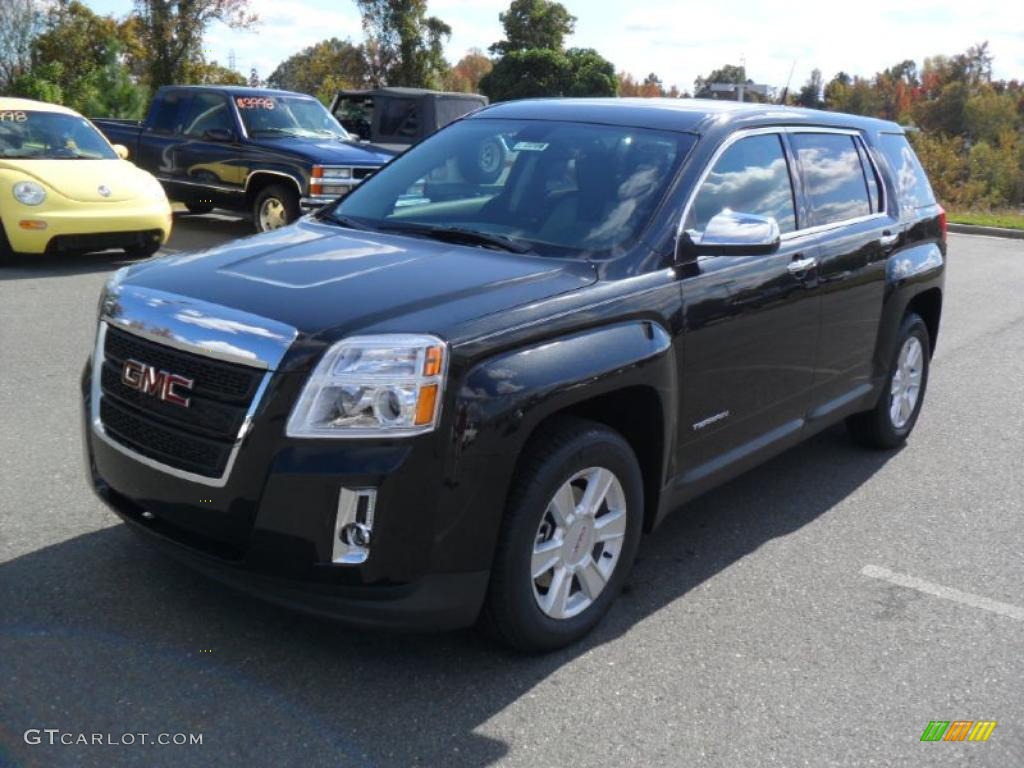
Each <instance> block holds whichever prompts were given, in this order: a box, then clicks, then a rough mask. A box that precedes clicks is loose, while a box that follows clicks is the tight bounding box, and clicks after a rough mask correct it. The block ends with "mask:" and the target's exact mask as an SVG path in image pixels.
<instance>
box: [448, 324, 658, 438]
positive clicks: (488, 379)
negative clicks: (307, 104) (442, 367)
mask: <svg viewBox="0 0 1024 768" xmlns="http://www.w3.org/2000/svg"><path fill="white" fill-rule="evenodd" d="M675 379H676V365H675V355H674V352H673V349H672V342H671V338H670V336H669V334H668V331H666V330H665V328H664V327H663V326H662V325H660V324H659V323H656V322H653V321H648V320H637V321H630V322H625V323H617V324H614V325H608V326H603V327H598V328H592V329H589V330H586V331H582V332H579V333H574V334H570V335H566V336H562V337H558V338H555V339H544V340H543V341H540V342H537V343H535V344H532V345H530V346H528V347H524V348H520V349H516V350H514V351H512V352H507V353H504V354H501V355H498V356H496V357H493V358H490V359H488V360H486V361H484V362H482V363H480V364H478V365H477V366H475V367H474V368H472V369H471V370H470V371H469V372H468V373H467V374H466V376H465V377H464V378H463V382H462V386H461V387H460V388H459V392H458V396H457V404H456V411H457V417H456V418H457V419H458V422H457V423H458V424H459V425H460V431H461V432H462V436H461V439H462V443H461V447H462V449H463V450H473V451H474V452H476V453H482V454H487V455H495V454H502V455H507V454H508V452H509V451H510V450H514V451H516V452H518V449H520V448H522V445H523V444H524V443H525V442H526V439H527V437H528V436H529V434H530V433H531V432H532V431H533V429H534V428H535V427H536V426H537V425H538V424H539V423H540V422H541V421H543V420H544V419H545V418H547V417H548V416H551V415H552V414H554V413H557V412H558V411H561V410H564V409H565V408H568V407H570V406H572V405H574V404H576V403H580V402H582V401H585V400H589V399H591V398H593V397H597V396H599V395H603V394H607V393H609V392H613V391H615V390H617V389H624V388H626V387H630V386H647V387H653V388H655V389H656V390H657V391H658V392H659V395H660V399H661V405H662V409H663V413H664V414H665V429H666V437H667V435H668V432H669V431H670V427H669V425H670V424H674V423H675V411H676V405H675V401H674V396H673V394H672V393H674V392H675V391H676V381H675ZM666 444H668V443H666Z"/></svg>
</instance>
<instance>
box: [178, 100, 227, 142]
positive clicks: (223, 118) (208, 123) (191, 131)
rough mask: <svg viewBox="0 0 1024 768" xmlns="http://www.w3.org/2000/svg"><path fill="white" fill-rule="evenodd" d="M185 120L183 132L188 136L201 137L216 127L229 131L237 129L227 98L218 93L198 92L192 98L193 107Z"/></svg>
mask: <svg viewBox="0 0 1024 768" xmlns="http://www.w3.org/2000/svg"><path fill="white" fill-rule="evenodd" d="M184 122H185V130H184V131H183V133H184V134H185V135H186V136H197V137H201V136H202V135H203V134H204V133H206V132H207V131H209V130H212V129H214V128H222V129H225V130H228V131H233V130H234V129H235V122H234V120H233V119H232V117H231V112H229V111H228V102H227V99H225V98H224V97H223V96H221V95H220V94H217V93H197V94H196V95H195V96H194V97H193V99H192V107H191V109H189V114H188V118H187V119H186V120H185V121H184Z"/></svg>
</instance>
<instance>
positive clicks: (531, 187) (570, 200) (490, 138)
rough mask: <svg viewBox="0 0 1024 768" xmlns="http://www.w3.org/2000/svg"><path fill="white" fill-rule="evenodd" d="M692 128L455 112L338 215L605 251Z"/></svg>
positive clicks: (554, 250) (642, 215)
mask: <svg viewBox="0 0 1024 768" xmlns="http://www.w3.org/2000/svg"><path fill="white" fill-rule="evenodd" d="M693 142H694V137H693V136H691V135H689V134H684V133H675V132H672V131H656V130H648V129H644V128H633V127H624V126H610V125H592V124H586V123H573V122H568V121H556V120H506V119H501V120H498V119H472V120H463V121H460V122H457V123H453V124H452V125H450V126H448V127H447V128H445V129H444V130H443V131H440V132H438V133H435V134H433V135H432V136H430V137H429V138H427V139H426V140H425V141H424V142H423V143H421V144H419V145H417V146H415V147H413V148H412V149H410V150H409V151H408V152H406V153H405V154H402V155H399V156H398V157H397V158H395V159H394V160H393V161H392V162H391V163H390V164H389V165H387V166H386V167H385V168H383V169H382V170H380V171H379V172H378V173H377V174H376V175H374V176H373V177H372V178H370V179H368V180H367V181H365V182H363V183H362V184H360V185H359V186H358V187H356V188H355V189H354V190H353V191H352V192H351V193H350V194H349V195H348V196H347V197H346V198H345V199H344V200H342V201H341V202H340V203H339V204H338V206H337V207H336V209H335V210H336V211H337V213H338V214H341V215H343V216H345V217H348V218H350V219H355V220H356V221H358V222H360V223H361V224H363V225H365V226H367V227H369V228H380V229H385V230H397V231H402V230H403V229H405V230H411V231H414V232H415V231H417V230H419V231H421V232H422V230H423V228H424V227H434V228H438V227H459V228H461V229H471V230H475V231H478V232H484V233H488V234H494V235H501V236H504V237H507V238H511V239H513V240H516V241H520V242H521V243H522V244H525V245H528V246H529V247H530V248H531V249H533V250H535V251H536V252H537V253H539V254H542V255H552V256H568V257H574V256H580V257H590V256H593V257H599V258H605V257H608V256H611V255H613V254H614V253H615V252H617V251H619V250H621V249H624V248H628V247H629V246H630V245H631V244H632V243H633V242H634V241H635V240H636V238H637V237H638V236H639V235H640V233H641V231H642V230H643V228H644V227H645V226H646V225H647V223H648V222H649V221H650V220H651V217H652V216H653V214H654V211H655V210H656V209H657V206H658V205H659V204H660V202H661V200H662V199H663V198H664V196H665V191H666V189H667V187H668V185H669V182H671V180H672V178H673V176H674V174H675V172H676V170H677V169H678V168H679V165H680V163H681V162H682V159H683V157H685V155H686V153H687V151H688V150H689V149H690V147H691V146H692V145H693Z"/></svg>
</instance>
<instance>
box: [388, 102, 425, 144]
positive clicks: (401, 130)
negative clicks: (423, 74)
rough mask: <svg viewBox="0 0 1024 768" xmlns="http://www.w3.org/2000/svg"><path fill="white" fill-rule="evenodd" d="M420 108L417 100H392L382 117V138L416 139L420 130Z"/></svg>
mask: <svg viewBox="0 0 1024 768" xmlns="http://www.w3.org/2000/svg"><path fill="white" fill-rule="evenodd" d="M419 112H420V110H419V106H418V105H417V103H416V100H415V99H390V100H388V101H386V102H385V103H384V113H383V114H382V115H381V116H380V132H381V135H382V136H405V137H415V136H416V134H417V133H418V132H419V129H420V115H419Z"/></svg>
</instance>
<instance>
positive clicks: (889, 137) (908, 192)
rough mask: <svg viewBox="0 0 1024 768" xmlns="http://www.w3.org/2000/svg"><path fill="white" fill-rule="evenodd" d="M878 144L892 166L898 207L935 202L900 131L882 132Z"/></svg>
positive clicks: (915, 157)
mask: <svg viewBox="0 0 1024 768" xmlns="http://www.w3.org/2000/svg"><path fill="white" fill-rule="evenodd" d="M879 145H880V149H881V150H882V154H883V155H884V156H885V160H886V162H887V163H889V167H890V168H892V173H893V182H894V183H895V185H896V197H897V199H898V201H899V206H900V208H911V209H914V208H926V207H928V206H930V205H934V204H935V193H934V192H932V185H931V184H930V183H929V182H928V176H927V174H925V172H924V168H922V167H921V161H920V160H918V159H917V155H915V154H914V150H913V149H912V148H911V146H910V142H909V141H907V137H906V136H904V135H903V134H902V133H883V134H882V135H881V136H880V137H879Z"/></svg>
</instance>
